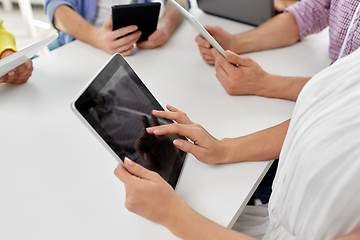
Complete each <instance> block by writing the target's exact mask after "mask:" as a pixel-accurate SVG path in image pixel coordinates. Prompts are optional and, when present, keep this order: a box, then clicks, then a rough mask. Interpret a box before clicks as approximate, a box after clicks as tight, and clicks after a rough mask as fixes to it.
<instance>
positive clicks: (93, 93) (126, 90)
mask: <svg viewBox="0 0 360 240" xmlns="http://www.w3.org/2000/svg"><path fill="white" fill-rule="evenodd" d="M75 107H76V109H77V110H78V111H79V112H80V113H81V115H82V116H83V117H84V118H85V119H86V120H87V121H88V122H89V123H90V125H91V126H92V127H93V128H94V129H95V131H96V132H97V133H98V134H99V135H100V136H101V137H102V139H104V140H105V142H106V143H107V144H108V145H109V146H110V148H111V149H112V150H113V151H114V152H115V153H116V155H117V156H119V158H120V159H122V160H123V159H124V157H125V156H127V157H129V158H130V159H131V160H133V161H134V162H137V163H139V164H141V165H143V166H144V167H146V168H148V169H150V170H153V171H155V172H158V173H159V174H160V175H161V176H162V177H163V178H164V179H165V180H166V181H168V182H169V183H170V184H171V185H172V186H173V187H175V185H176V182H177V180H178V177H179V174H180V172H181V169H182V166H183V162H184V159H185V156H186V153H184V152H182V151H181V150H179V149H177V148H176V147H175V146H174V145H173V143H172V141H173V140H174V139H176V138H182V139H185V138H184V137H182V136H179V135H175V134H167V135H164V136H155V135H152V134H148V133H147V132H146V131H145V130H144V129H145V127H147V126H150V125H151V126H153V125H158V124H161V125H162V124H169V123H173V122H172V121H170V120H168V119H162V118H161V119H159V118H155V117H154V116H151V111H152V110H154V109H157V110H163V108H162V107H161V105H160V104H159V103H158V102H157V100H156V99H155V98H154V97H153V95H152V94H151V93H150V91H149V90H148V89H147V88H146V86H145V85H144V84H143V83H142V81H141V80H140V79H139V77H138V76H137V75H136V74H135V72H134V71H133V70H132V69H131V67H130V66H129V65H128V64H127V62H126V61H125V60H124V59H123V58H122V56H121V55H120V54H116V55H114V56H113V58H112V59H111V61H110V62H109V63H108V64H107V65H106V66H105V67H104V68H103V70H102V71H101V72H100V73H99V74H98V75H97V76H96V77H95V79H94V80H93V81H92V83H91V84H90V85H89V87H88V88H87V89H86V90H85V91H84V92H83V94H82V95H81V96H80V97H79V98H78V99H77V100H76V102H75Z"/></svg>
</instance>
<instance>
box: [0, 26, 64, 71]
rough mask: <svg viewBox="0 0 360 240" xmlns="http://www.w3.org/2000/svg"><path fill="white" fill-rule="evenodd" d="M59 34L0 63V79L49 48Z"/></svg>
mask: <svg viewBox="0 0 360 240" xmlns="http://www.w3.org/2000/svg"><path fill="white" fill-rule="evenodd" d="M57 36H58V34H57V33H55V34H53V35H51V36H50V37H47V38H45V39H43V40H41V41H39V42H37V43H35V44H33V45H31V46H29V47H27V48H24V49H23V50H21V51H18V52H16V53H13V54H11V55H10V56H8V57H6V58H4V59H2V60H1V61H0V77H2V76H4V75H6V74H8V73H9V72H11V70H13V69H15V68H17V67H19V66H20V65H22V64H24V63H25V62H26V61H28V60H29V59H30V58H32V57H33V56H34V55H35V54H36V53H37V52H39V51H40V50H41V49H42V48H44V47H45V46H47V45H48V44H49V43H51V42H52V41H54V40H55V39H56V38H57Z"/></svg>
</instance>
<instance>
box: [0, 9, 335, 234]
mask: <svg viewBox="0 0 360 240" xmlns="http://www.w3.org/2000/svg"><path fill="white" fill-rule="evenodd" d="M191 12H192V13H193V14H194V15H195V16H197V17H198V19H199V21H200V22H201V23H202V24H210V25H221V26H223V27H224V28H225V29H227V30H228V31H230V32H233V33H235V32H240V31H245V30H248V29H251V27H249V26H246V25H243V24H240V23H237V22H233V21H229V20H226V19H221V18H218V17H214V16H210V15H207V14H204V13H203V12H202V11H200V10H199V9H197V8H196V6H193V9H192V10H191ZM196 35H197V34H196V32H195V31H194V30H193V28H192V27H191V26H190V25H189V24H188V23H187V22H183V23H182V25H181V26H180V27H179V29H178V31H177V32H176V34H175V35H174V36H173V37H172V38H171V40H170V41H169V42H168V43H167V44H166V45H165V46H164V47H162V48H159V49H154V50H136V51H135V52H134V54H133V55H132V56H130V57H126V59H127V61H128V62H129V63H130V65H131V66H132V67H133V69H134V70H135V71H136V72H137V74H138V75H139V76H140V78H141V79H142V80H143V81H144V83H145V84H146V85H147V86H148V88H149V89H150V91H152V93H153V94H154V96H155V97H156V98H157V99H158V101H159V102H160V103H161V104H162V105H163V106H165V105H166V104H172V105H174V106H176V107H178V108H180V109H181V110H183V111H185V112H187V114H188V116H190V118H191V119H192V120H193V121H195V122H198V123H200V124H202V125H203V126H204V127H205V128H206V129H207V130H208V131H209V132H210V133H212V134H213V135H214V136H215V137H217V138H223V137H236V136H240V135H244V134H249V133H252V132H254V131H258V130H261V129H264V128H267V127H270V126H273V125H276V124H278V123H280V122H282V121H284V120H286V119H288V118H290V117H291V113H292V110H293V107H294V103H293V102H290V101H284V100H277V99H266V98H262V97H256V96H237V97H234V96H229V95H227V94H226V92H225V91H224V90H223V88H222V86H221V84H220V83H219V82H218V80H217V79H216V77H215V70H214V67H212V66H208V65H207V64H205V62H203V60H202V59H201V57H200V54H199V53H198V50H197V45H196V44H195V42H194V38H195V36H196ZM327 48H328V40H327V32H322V33H320V34H318V35H315V36H311V37H309V38H307V39H306V40H305V41H303V42H301V43H298V44H296V45H294V46H291V47H286V48H282V49H277V50H270V51H263V52H257V53H251V54H247V55H248V56H250V57H252V58H253V59H254V60H256V61H257V62H258V63H259V64H260V65H261V66H262V67H263V68H264V69H265V70H266V71H268V72H271V73H276V74H282V75H293V76H312V75H314V74H315V73H316V72H318V71H320V70H321V69H323V68H325V67H326V66H327V65H328V64H329V62H330V61H329V57H328V53H327ZM109 57H110V55H108V54H106V53H104V52H102V51H100V50H98V49H94V48H92V47H91V46H89V45H86V44H84V43H82V42H79V41H75V42H73V43H71V44H69V45H67V46H64V47H61V48H59V49H57V50H55V51H53V52H51V53H49V54H47V55H44V56H42V57H40V58H38V59H35V60H34V67H35V70H34V72H33V75H32V77H31V79H30V80H29V81H28V83H26V84H23V85H20V86H13V85H5V84H1V85H0V119H1V121H0V134H1V135H0V146H1V147H0V148H1V151H0V239H6V240H10V239H16V240H20V239H21V240H22V239H36V240H40V239H46V240H48V239H52V240H54V239H68V240H70V239H87V240H92V239H126V240H132V239H134V240H139V239H156V240H161V239H177V238H176V237H174V236H173V235H172V234H171V233H170V232H169V231H168V230H166V229H165V228H164V227H162V226H159V225H157V224H154V223H151V222H149V221H147V220H145V219H143V218H141V217H139V216H136V215H134V214H132V213H130V212H128V211H127V210H126V209H125V207H124V199H125V191H124V187H123V184H122V183H121V182H120V181H119V180H118V179H117V178H116V177H115V176H114V174H113V170H114V169H115V167H116V165H117V163H116V161H115V160H114V159H113V157H112V156H111V155H110V154H109V153H108V152H107V151H106V150H105V149H104V147H103V146H102V145H101V144H100V143H99V142H98V140H97V139H96V138H95V137H94V136H93V135H92V133H90V131H89V130H88V129H87V128H86V127H85V126H84V125H83V124H82V123H81V122H80V120H79V119H77V117H76V116H75V115H74V114H73V112H72V110H71V109H70V103H71V102H72V101H73V100H74V98H75V96H76V95H77V93H78V92H79V91H80V90H81V89H82V88H83V87H84V85H85V84H86V83H87V82H88V81H89V80H90V79H91V78H92V76H93V75H94V74H95V73H96V72H97V71H98V70H99V69H100V68H101V66H102V65H103V64H104V63H105V62H106V61H107V60H108V58H109ZM268 165H269V164H268V162H260V163H249V162H246V163H236V164H229V165H216V166H209V165H205V164H202V163H200V162H198V161H197V160H195V159H194V158H193V157H192V158H189V160H188V161H187V163H186V165H185V168H184V171H183V175H182V178H181V180H180V184H179V186H178V190H177V192H178V194H179V195H180V196H181V197H182V198H183V199H184V200H185V201H186V202H187V203H188V204H190V206H192V207H193V208H194V209H195V210H196V211H198V212H199V213H201V214H203V215H205V216H206V217H208V218H210V219H212V220H214V221H216V222H218V223H220V224H222V225H224V226H229V227H230V226H232V224H233V223H234V221H235V220H236V218H237V216H238V215H239V214H240V212H241V211H242V209H243V208H244V206H245V204H246V202H247V199H249V197H250V196H251V194H252V192H253V191H254V188H255V186H256V184H257V183H258V181H259V177H260V176H261V175H262V174H263V173H264V170H265V169H266V168H267V166H268Z"/></svg>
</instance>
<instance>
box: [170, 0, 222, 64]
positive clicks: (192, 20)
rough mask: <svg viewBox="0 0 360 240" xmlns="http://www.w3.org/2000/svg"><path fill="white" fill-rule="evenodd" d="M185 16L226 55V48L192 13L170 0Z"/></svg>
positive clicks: (207, 39)
mask: <svg viewBox="0 0 360 240" xmlns="http://www.w3.org/2000/svg"><path fill="white" fill-rule="evenodd" d="M168 1H169V2H170V3H171V4H172V5H173V6H174V7H175V8H176V9H177V10H178V11H179V12H180V13H181V14H182V15H183V16H184V18H185V19H186V20H187V21H188V22H189V23H190V24H191V25H192V26H193V28H195V30H196V31H197V32H198V33H199V34H200V35H201V36H202V37H203V38H205V39H206V41H208V42H209V43H210V45H211V46H212V47H214V48H216V50H218V51H219V52H220V53H221V54H222V55H223V56H224V57H225V50H224V49H223V48H222V47H221V45H220V44H219V43H218V42H217V41H216V40H215V39H214V38H213V36H211V34H210V33H209V32H208V31H207V30H206V29H205V28H204V27H203V25H201V23H200V22H199V21H198V20H197V19H196V18H195V17H194V16H193V15H191V14H190V13H189V12H188V11H187V10H186V9H185V8H183V7H182V6H181V5H180V4H179V3H177V2H176V1H174V0H168Z"/></svg>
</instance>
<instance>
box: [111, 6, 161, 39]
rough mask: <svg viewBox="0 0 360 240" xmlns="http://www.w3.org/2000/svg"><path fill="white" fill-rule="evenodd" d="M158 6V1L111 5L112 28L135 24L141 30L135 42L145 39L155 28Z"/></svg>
mask: <svg viewBox="0 0 360 240" xmlns="http://www.w3.org/2000/svg"><path fill="white" fill-rule="evenodd" d="M160 6H161V4H160V3H159V2H154V3H135V4H124V5H114V6H112V7H111V13H112V30H113V31H114V30H116V29H119V28H123V27H127V26H130V25H136V26H138V30H140V31H141V32H142V34H141V36H140V38H139V40H138V41H137V42H141V41H145V40H147V39H148V38H149V36H150V35H151V34H152V33H153V32H155V30H156V27H157V23H158V19H159V12H160ZM129 34H131V33H129ZM129 34H127V35H129ZM125 36H126V35H125Z"/></svg>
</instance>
